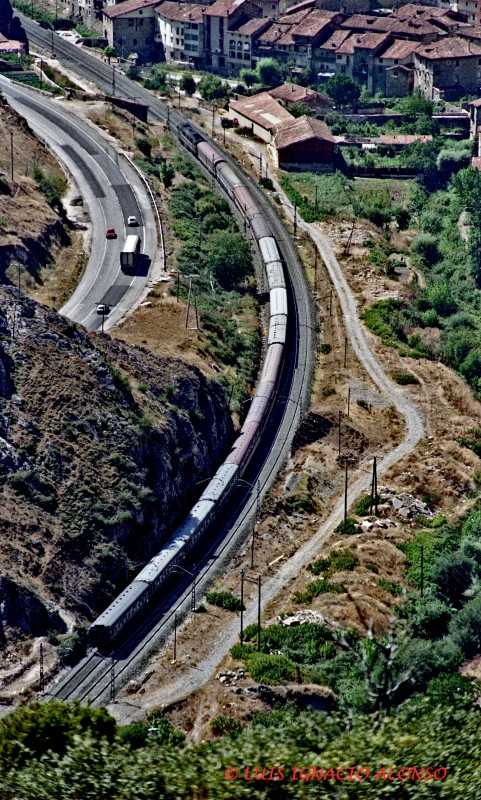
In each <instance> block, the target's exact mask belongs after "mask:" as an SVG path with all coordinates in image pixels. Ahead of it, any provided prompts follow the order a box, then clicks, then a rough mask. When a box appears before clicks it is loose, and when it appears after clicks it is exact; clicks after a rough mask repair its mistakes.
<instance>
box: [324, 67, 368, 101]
mask: <svg viewBox="0 0 481 800" xmlns="http://www.w3.org/2000/svg"><path fill="white" fill-rule="evenodd" d="M323 88H324V90H325V91H326V93H327V94H328V95H329V97H330V98H331V99H332V100H334V102H335V104H336V106H339V108H342V107H343V106H354V107H355V106H357V104H358V102H359V98H360V96H361V87H360V86H359V84H358V83H356V81H353V80H352V78H349V77H348V76H347V75H341V74H337V75H333V76H332V78H330V79H329V80H328V81H327V83H326V84H325V85H324V87H323Z"/></svg>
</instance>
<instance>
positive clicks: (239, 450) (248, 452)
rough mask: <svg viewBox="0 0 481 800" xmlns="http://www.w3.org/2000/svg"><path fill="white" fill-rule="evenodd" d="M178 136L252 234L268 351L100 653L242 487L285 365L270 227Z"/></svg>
mask: <svg viewBox="0 0 481 800" xmlns="http://www.w3.org/2000/svg"><path fill="white" fill-rule="evenodd" d="M177 135H178V138H179V141H180V142H181V144H183V145H184V147H186V148H187V149H188V150H189V151H190V152H191V153H192V154H193V155H194V156H195V157H196V158H197V159H198V160H199V161H200V162H201V163H202V164H203V166H204V167H205V168H206V169H207V170H208V171H209V172H210V173H211V174H212V175H213V176H214V177H215V178H216V179H217V181H218V182H219V184H220V186H221V187H222V188H223V190H224V191H225V192H226V194H227V195H228V197H229V198H230V199H231V200H232V201H233V202H234V204H235V205H236V207H237V209H238V210H239V213H240V214H241V215H242V216H243V218H244V220H245V222H246V224H247V225H249V227H250V229H251V231H252V235H253V237H254V239H255V241H256V243H257V246H258V249H259V254H260V257H261V260H262V263H263V267H264V271H265V278H266V281H267V285H268V288H269V301H270V302H269V328H268V334H267V349H266V353H265V358H264V362H263V367H262V371H261V376H260V380H259V382H258V385H257V388H256V391H255V394H254V396H253V398H252V401H251V404H250V406H249V411H248V413H247V416H246V418H245V420H244V423H243V425H242V427H241V429H240V431H239V434H238V436H237V438H236V439H235V441H234V443H233V445H232V447H231V449H230V451H229V453H228V455H227V457H226V459H225V460H224V462H223V464H222V465H221V466H220V467H219V469H218V470H217V472H216V473H215V475H214V477H213V478H212V479H211V481H210V482H209V484H208V486H207V488H206V489H205V491H204V492H203V493H202V495H201V496H200V498H199V499H198V501H197V503H196V504H195V505H194V507H193V508H192V509H191V511H190V512H189V513H188V515H187V517H186V518H185V519H184V521H183V522H182V524H181V525H180V527H179V528H178V529H177V530H176V531H175V533H174V534H173V536H172V537H171V538H170V539H169V541H168V542H167V543H166V544H165V545H164V547H163V548H162V550H161V551H160V552H159V553H157V555H155V556H154V557H153V558H152V559H151V560H150V561H149V563H148V564H147V565H146V566H145V567H144V568H143V569H142V570H141V572H139V574H138V575H137V576H136V578H135V579H134V580H133V581H132V582H131V583H130V584H129V585H128V586H127V587H126V588H125V589H124V591H123V592H121V594H119V595H118V597H116V598H115V600H114V601H113V602H112V603H111V604H110V605H109V606H108V608H107V609H106V610H105V611H104V612H103V613H102V614H100V616H99V617H97V619H96V620H95V621H94V622H93V623H92V625H91V626H90V632H89V638H90V644H91V646H92V647H95V648H97V649H98V650H99V651H100V652H105V651H107V652H108V651H109V650H111V649H112V646H113V645H114V643H115V642H116V641H117V640H118V639H119V638H120V636H121V635H122V633H123V632H124V631H125V629H126V628H127V627H128V626H129V625H130V624H131V623H132V622H133V620H134V619H135V618H137V617H138V616H139V615H140V614H141V613H142V611H144V610H145V609H146V608H147V607H148V606H149V604H150V603H151V600H152V598H153V596H154V595H156V594H157V593H158V592H159V590H160V589H161V588H162V586H163V585H164V583H165V582H166V581H167V579H168V578H169V576H171V574H172V572H175V570H176V567H178V566H179V567H182V564H183V563H184V561H185V559H186V558H187V557H188V555H189V553H190V551H191V550H192V548H193V547H194V546H195V545H196V544H197V543H198V542H199V540H200V539H201V537H202V535H203V534H204V532H205V531H206V530H207V528H208V527H209V526H210V525H211V524H212V523H213V521H214V520H215V519H216V517H217V515H218V514H219V511H220V509H221V508H222V506H223V505H224V504H225V502H226V501H227V500H228V498H229V497H230V495H231V494H232V492H233V491H234V489H235V488H236V486H237V483H238V481H239V479H241V478H242V476H243V474H244V472H245V470H246V468H247V466H248V464H249V461H250V459H251V457H252V455H253V453H254V451H255V448H256V445H257V443H258V441H259V438H260V436H261V433H262V431H263V428H264V426H265V424H266V421H267V419H268V416H269V412H270V408H271V406H272V404H273V401H274V399H275V396H276V393H277V390H278V386H279V381H280V377H281V371H282V368H283V363H284V350H285V346H286V336H287V320H288V301H287V290H286V279H285V275H284V266H283V264H282V259H281V256H280V254H279V249H278V247H277V242H276V239H275V236H274V235H273V233H272V230H271V228H270V226H269V223H268V221H267V219H266V217H265V215H264V214H263V213H262V210H261V209H260V208H259V206H258V205H257V203H256V201H255V199H254V198H253V197H252V195H251V194H250V192H249V190H248V188H247V187H246V186H245V184H244V182H243V181H242V179H241V178H240V177H239V176H238V175H237V174H236V173H235V172H234V170H233V169H232V167H230V166H229V164H228V163H227V162H226V160H225V158H224V156H223V155H222V153H221V152H220V151H219V150H217V149H216V148H215V147H214V146H213V145H212V144H211V143H210V142H208V141H207V140H206V139H205V138H204V137H203V136H202V134H201V133H200V132H199V131H198V130H196V129H195V128H194V127H193V126H192V125H190V124H189V123H184V124H181V125H179V127H178V129H177Z"/></svg>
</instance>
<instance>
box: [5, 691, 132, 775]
mask: <svg viewBox="0 0 481 800" xmlns="http://www.w3.org/2000/svg"><path fill="white" fill-rule="evenodd" d="M116 729H117V724H116V722H115V720H114V718H113V717H111V716H110V714H109V713H108V712H107V710H106V709H105V708H100V709H99V710H96V709H93V708H90V707H87V706H81V705H80V703H73V704H69V703H63V702H61V701H58V700H50V701H49V702H48V703H31V704H30V705H28V706H20V707H19V708H17V709H16V710H15V711H13V712H12V713H11V714H8V716H6V717H3V719H1V720H0V768H1V770H2V771H4V772H7V771H8V770H10V769H12V768H14V767H18V766H20V765H22V764H24V763H25V762H26V761H28V759H31V758H36V759H37V758H40V756H41V755H42V754H44V753H47V751H49V750H51V751H53V752H54V753H60V754H62V753H65V751H66V750H67V747H68V746H69V745H71V744H72V743H73V741H74V737H75V735H77V734H78V735H81V736H85V735H87V734H89V733H90V734H92V735H93V736H94V737H95V738H96V739H101V738H102V737H106V738H107V739H108V740H109V741H113V739H114V736H115V733H116Z"/></svg>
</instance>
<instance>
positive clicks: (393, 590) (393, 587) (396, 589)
mask: <svg viewBox="0 0 481 800" xmlns="http://www.w3.org/2000/svg"><path fill="white" fill-rule="evenodd" d="M377 585H378V586H379V587H380V588H381V589H384V590H385V591H386V592H389V594H392V595H394V596H396V595H399V594H402V593H403V587H402V586H400V585H399V583H394V582H393V581H388V580H386V579H385V578H379V580H378V582H377Z"/></svg>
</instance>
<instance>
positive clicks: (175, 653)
mask: <svg viewBox="0 0 481 800" xmlns="http://www.w3.org/2000/svg"><path fill="white" fill-rule="evenodd" d="M175 661H177V614H174V662H175Z"/></svg>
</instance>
